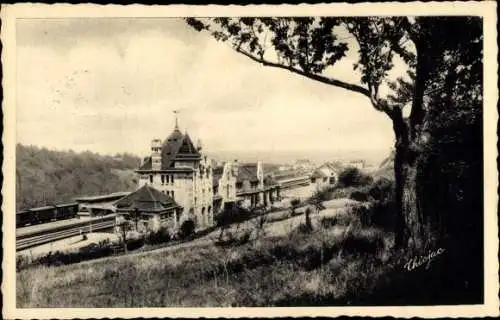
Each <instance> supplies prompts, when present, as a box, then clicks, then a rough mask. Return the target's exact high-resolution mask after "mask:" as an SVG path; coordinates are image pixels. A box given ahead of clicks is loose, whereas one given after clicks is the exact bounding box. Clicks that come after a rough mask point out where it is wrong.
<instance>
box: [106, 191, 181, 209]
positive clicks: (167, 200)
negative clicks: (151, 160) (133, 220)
mask: <svg viewBox="0 0 500 320" xmlns="http://www.w3.org/2000/svg"><path fill="white" fill-rule="evenodd" d="M115 207H116V208H117V209H118V210H124V211H131V210H134V209H136V208H137V209H139V210H140V211H163V210H166V209H168V208H172V207H179V205H178V204H177V203H176V202H175V201H174V199H172V198H171V197H170V196H168V195H166V194H163V193H161V192H160V191H159V190H157V189H155V188H153V187H151V186H149V185H144V186H142V187H141V188H139V189H137V190H136V191H134V192H132V193H130V194H129V195H127V196H125V197H123V198H121V199H120V200H118V201H116V202H115Z"/></svg>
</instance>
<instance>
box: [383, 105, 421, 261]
mask: <svg viewBox="0 0 500 320" xmlns="http://www.w3.org/2000/svg"><path fill="white" fill-rule="evenodd" d="M392 120H393V129H394V133H395V135H396V145H395V156H394V176H395V184H396V199H395V201H396V217H395V231H396V238H395V246H396V248H398V249H402V248H405V249H408V250H409V251H411V252H414V253H423V251H424V250H425V248H426V247H427V246H428V242H429V239H430V237H429V235H428V234H426V233H425V232H424V230H425V229H426V228H425V227H424V223H425V221H424V219H423V214H422V210H421V206H420V205H419V203H420V201H421V198H420V195H419V192H418V190H419V187H420V186H419V181H418V176H419V171H420V167H419V165H418V164H419V160H420V158H421V157H420V154H419V150H418V149H417V148H416V145H417V143H416V141H415V139H412V135H411V133H410V130H409V123H408V121H405V120H404V119H403V117H402V114H401V110H400V109H397V110H395V112H394V114H393V115H392ZM417 137H418V135H417Z"/></svg>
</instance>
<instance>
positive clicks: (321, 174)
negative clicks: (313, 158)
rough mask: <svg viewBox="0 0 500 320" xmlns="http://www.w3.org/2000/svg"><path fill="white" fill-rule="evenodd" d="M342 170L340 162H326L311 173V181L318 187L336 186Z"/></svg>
mask: <svg viewBox="0 0 500 320" xmlns="http://www.w3.org/2000/svg"><path fill="white" fill-rule="evenodd" d="M341 170H342V166H341V165H340V164H338V163H332V162H326V163H324V164H322V165H321V166H319V167H318V168H316V170H314V172H313V174H312V175H311V183H313V184H315V185H316V187H317V188H318V189H322V188H325V187H328V186H334V185H335V184H337V182H338V180H339V174H340V171H341Z"/></svg>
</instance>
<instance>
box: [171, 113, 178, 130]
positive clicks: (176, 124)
mask: <svg viewBox="0 0 500 320" xmlns="http://www.w3.org/2000/svg"><path fill="white" fill-rule="evenodd" d="M172 112H173V113H174V116H175V129H176V130H179V123H178V121H177V114H178V113H179V110H174V111H172Z"/></svg>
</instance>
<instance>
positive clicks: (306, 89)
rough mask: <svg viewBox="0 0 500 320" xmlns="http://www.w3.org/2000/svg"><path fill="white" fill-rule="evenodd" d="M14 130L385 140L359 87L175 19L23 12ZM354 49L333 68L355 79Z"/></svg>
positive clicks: (258, 140) (80, 143)
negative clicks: (272, 59) (268, 59)
mask: <svg viewBox="0 0 500 320" xmlns="http://www.w3.org/2000/svg"><path fill="white" fill-rule="evenodd" d="M16 26H17V28H16V39H17V109H16V110H17V113H16V114H17V119H16V120H17V141H18V142H20V143H23V144H28V145H37V146H43V147H47V148H50V149H57V150H68V149H72V150H75V151H85V150H90V151H93V152H98V153H102V154H115V153H122V152H129V153H133V154H136V155H139V156H146V155H148V154H149V148H150V141H151V140H152V139H154V138H160V139H165V138H166V137H167V136H168V135H169V134H170V133H171V131H172V130H173V126H174V122H175V121H174V114H173V112H172V111H173V110H179V111H180V112H179V115H178V121H179V126H180V128H181V130H182V131H186V130H187V132H188V133H189V135H190V136H191V137H192V138H193V139H194V140H196V139H201V141H202V144H203V146H204V149H205V150H207V151H209V152H211V153H216V152H225V153H228V152H229V153H231V152H234V153H238V152H239V153H242V152H245V153H247V154H248V153H256V154H257V153H259V152H260V153H262V152H264V153H267V154H273V153H276V154H278V153H287V152H288V153H290V154H292V153H293V154H294V155H303V156H304V157H307V156H308V155H310V154H312V153H318V154H320V153H321V154H330V155H331V154H336V155H343V154H346V155H347V154H352V153H353V152H354V153H357V154H360V153H361V154H367V155H368V154H369V155H372V156H374V157H376V158H377V159H382V158H384V157H385V156H386V155H387V154H388V153H389V150H390V149H391V147H392V146H393V144H394V143H393V140H394V138H393V133H392V126H391V123H390V120H389V119H388V118H387V116H386V115H384V114H382V113H380V112H377V111H375V110H374V109H373V107H372V106H371V104H370V103H369V101H368V99H367V98H366V97H364V96H362V95H360V94H357V93H353V92H349V91H346V90H344V89H340V88H336V87H332V86H328V85H325V84H322V83H318V82H315V81H312V80H309V79H306V78H304V77H301V76H299V75H294V74H292V73H290V72H288V71H285V70H278V69H275V68H270V67H264V66H261V65H259V64H257V63H255V62H253V61H251V60H250V59H248V58H247V57H245V56H243V55H240V54H238V53H236V52H235V51H234V50H233V49H231V48H230V47H229V46H228V45H226V44H224V43H221V42H217V41H216V40H214V39H213V38H212V37H211V36H210V35H209V34H207V33H200V32H197V31H196V30H194V29H192V28H191V27H189V26H188V25H187V24H186V23H185V22H184V21H183V20H180V19H172V18H166V19H158V18H147V19H145V18H141V19H130V18H126V19H125V18H120V19H109V18H108V19H97V18H92V19H75V18H72V19H20V20H18V22H17V25H16ZM355 59H356V52H355V50H351V53H349V54H348V56H347V58H346V59H344V60H343V62H342V63H341V64H339V65H338V66H335V68H334V69H333V70H332V73H333V74H335V75H336V77H338V78H340V79H343V80H346V81H349V82H352V83H357V82H359V75H357V74H356V73H354V72H353V71H352V63H353V61H354V60H355Z"/></svg>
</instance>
